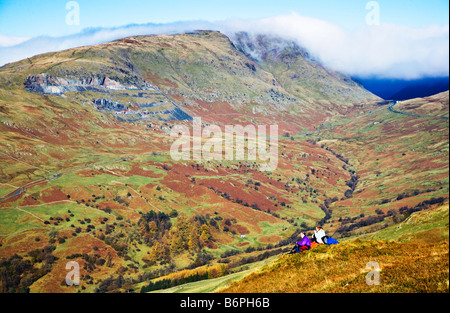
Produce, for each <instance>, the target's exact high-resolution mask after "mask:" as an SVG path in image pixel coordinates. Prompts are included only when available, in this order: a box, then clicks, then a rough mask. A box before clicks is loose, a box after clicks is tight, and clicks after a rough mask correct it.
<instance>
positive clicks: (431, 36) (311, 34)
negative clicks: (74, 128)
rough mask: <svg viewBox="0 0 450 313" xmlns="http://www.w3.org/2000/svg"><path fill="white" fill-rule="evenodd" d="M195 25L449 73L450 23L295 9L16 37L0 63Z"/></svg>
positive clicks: (350, 65)
mask: <svg viewBox="0 0 450 313" xmlns="http://www.w3.org/2000/svg"><path fill="white" fill-rule="evenodd" d="M195 29H211V30H220V31H222V32H223V33H225V34H227V35H228V36H230V37H231V36H232V34H233V33H234V32H237V31H247V32H249V33H253V34H256V33H266V34H273V35H278V36H281V37H284V38H286V39H290V40H294V41H296V42H297V43H298V44H299V45H301V46H303V47H304V48H306V49H307V50H308V51H309V53H310V54H311V55H312V56H314V57H315V58H316V59H318V60H320V61H321V62H322V63H323V64H324V65H325V66H328V67H330V68H332V69H334V70H337V71H341V72H343V73H346V74H349V75H355V76H362V77H364V76H365V77H370V76H377V77H383V78H404V79H413V78H419V77H424V76H448V75H449V26H448V25H444V26H437V25H434V26H428V27H423V28H410V27H406V26H399V25H392V24H381V25H378V26H365V27H363V28H361V29H358V30H356V31H348V30H344V29H342V28H340V27H339V26H338V25H335V24H332V23H329V22H327V21H323V20H319V19H315V18H311V17H305V16H301V15H299V14H297V13H291V14H289V15H280V16H274V17H270V18H265V19H258V20H241V19H233V20H226V21H220V22H215V23H210V22H203V21H196V22H179V23H169V24H146V25H128V26H124V27H117V28H99V29H88V30H84V31H83V32H81V33H79V34H75V35H70V36H65V37H60V38H50V37H39V38H33V39H30V40H28V41H25V42H21V43H20V41H19V44H17V45H10V46H6V47H5V46H1V44H0V64H5V63H7V62H12V61H17V60H20V59H23V58H26V57H30V56H32V55H35V54H38V53H43V52H49V51H57V50H62V49H68V48H72V47H76V46H82V45H92V44H98V43H103V42H108V41H111V40H115V39H118V38H122V37H126V36H132V35H147V34H163V33H168V34H172V33H181V32H186V31H192V30H195ZM5 41H6V40H5ZM1 42H2V41H1V37H0V43H1Z"/></svg>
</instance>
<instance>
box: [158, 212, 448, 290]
mask: <svg viewBox="0 0 450 313" xmlns="http://www.w3.org/2000/svg"><path fill="white" fill-rule="evenodd" d="M448 209H449V206H448V204H445V205H442V206H439V207H437V208H434V209H430V210H426V211H421V212H415V213H413V214H412V215H411V216H410V217H409V218H408V219H406V220H405V221H403V222H402V223H399V224H397V225H394V226H391V227H388V228H386V229H383V230H381V231H378V232H375V233H372V234H368V235H365V236H362V237H361V238H356V239H347V240H345V241H342V242H341V243H340V244H339V245H335V246H319V247H316V248H315V249H313V250H311V251H307V252H304V253H302V254H296V255H283V256H280V257H275V258H276V259H275V260H274V261H273V262H271V263H269V264H268V262H267V261H269V260H273V258H271V259H268V260H266V261H262V262H258V263H255V265H257V266H252V267H251V268H250V269H248V270H245V271H243V272H239V273H235V274H231V275H227V276H224V277H221V278H218V279H213V280H207V281H200V282H195V283H191V284H186V285H181V286H177V287H174V288H170V289H166V290H164V291H162V292H238V293H246V292H249V293H254V292H256V293H278V292H282V293H290V292H293V293H297V292H448V288H449V287H448V277H449V276H448V273H449V272H448V266H449V263H448V247H449V246H448V239H449V233H448V226H449V224H448V223H449V217H448ZM371 261H375V262H377V263H378V264H379V267H380V270H381V272H380V285H379V286H376V285H371V286H370V285H367V284H366V275H367V274H368V273H369V272H370V271H371V270H372V268H370V269H369V268H366V264H367V263H368V262H371Z"/></svg>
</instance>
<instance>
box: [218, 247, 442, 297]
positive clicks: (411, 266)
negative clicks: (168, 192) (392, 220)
mask: <svg viewBox="0 0 450 313" xmlns="http://www.w3.org/2000/svg"><path fill="white" fill-rule="evenodd" d="M448 249H449V246H448V241H446V242H439V243H432V244H430V243H427V244H424V243H422V244H420V243H398V242H387V241H374V240H371V241H363V240H358V239H357V240H352V241H346V242H343V243H341V244H339V245H335V246H320V247H317V248H315V249H313V250H311V251H307V252H306V253H302V254H296V255H292V256H290V255H286V256H282V257H280V258H279V259H278V260H277V261H275V262H274V263H272V264H270V265H269V266H268V267H267V268H264V269H262V270H261V271H259V272H255V273H253V274H251V275H249V276H247V277H245V278H244V279H243V280H241V281H239V282H235V283H232V284H231V285H230V286H229V287H227V288H225V289H222V290H221V292H258V293H259V292H261V293H265V292H269V293H278V292H282V293H291V292H294V293H297V292H448V290H449V287H448V273H449V272H448V267H449V263H448V257H449V255H448ZM369 262H377V263H378V265H379V268H380V270H381V271H380V284H379V285H378V286H376V285H368V284H367V283H366V275H367V274H368V273H369V272H370V271H371V270H372V268H366V266H367V264H368V263H369Z"/></svg>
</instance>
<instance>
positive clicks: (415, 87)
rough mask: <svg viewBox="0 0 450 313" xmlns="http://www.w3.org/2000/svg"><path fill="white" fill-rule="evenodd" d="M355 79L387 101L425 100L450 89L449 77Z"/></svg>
mask: <svg viewBox="0 0 450 313" xmlns="http://www.w3.org/2000/svg"><path fill="white" fill-rule="evenodd" d="M354 79H355V80H356V81H358V82H360V83H361V84H362V85H363V86H364V87H365V88H366V89H368V90H370V91H371V92H372V93H374V94H376V95H377V96H379V97H381V98H383V99H386V100H408V99H413V98H423V97H428V96H432V95H434V94H437V93H440V92H444V91H446V90H448V89H449V78H448V77H427V78H420V79H410V80H402V79H377V78H358V77H356V78H354Z"/></svg>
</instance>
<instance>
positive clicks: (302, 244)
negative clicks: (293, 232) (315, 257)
mask: <svg viewBox="0 0 450 313" xmlns="http://www.w3.org/2000/svg"><path fill="white" fill-rule="evenodd" d="M300 238H302V240H301V241H297V242H296V243H295V246H294V247H293V248H292V249H291V251H290V252H289V254H292V253H299V252H303V251H305V250H310V249H311V241H310V240H309V238H308V236H306V235H305V233H304V232H301V233H300Z"/></svg>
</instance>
